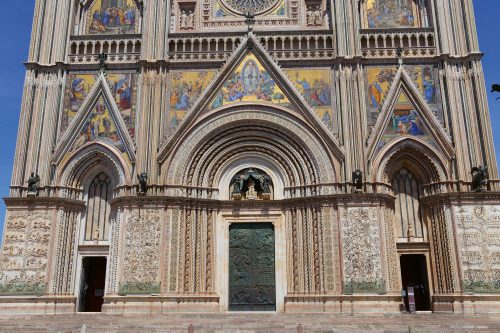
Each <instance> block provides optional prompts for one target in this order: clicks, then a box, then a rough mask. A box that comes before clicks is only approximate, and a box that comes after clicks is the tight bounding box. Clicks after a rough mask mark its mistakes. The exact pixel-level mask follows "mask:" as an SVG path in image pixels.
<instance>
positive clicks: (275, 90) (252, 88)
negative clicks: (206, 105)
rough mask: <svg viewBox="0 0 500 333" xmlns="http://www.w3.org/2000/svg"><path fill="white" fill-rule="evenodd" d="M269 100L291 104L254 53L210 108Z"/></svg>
mask: <svg viewBox="0 0 500 333" xmlns="http://www.w3.org/2000/svg"><path fill="white" fill-rule="evenodd" d="M241 102H268V103H273V104H277V105H281V106H289V105H290V101H289V100H288V98H287V97H286V96H285V94H284V93H283V92H282V91H281V89H280V88H279V87H278V85H277V84H276V82H274V80H273V78H272V77H271V75H270V74H269V73H268V72H267V71H266V69H265V68H264V67H263V66H262V64H261V63H260V62H259V60H257V58H255V56H254V55H253V54H248V55H247V56H246V57H245V59H244V60H243V61H242V62H241V64H240V65H239V66H238V67H237V68H236V70H235V71H234V72H233V74H231V76H230V77H229V79H228V80H227V81H226V82H224V85H223V86H222V89H221V90H220V91H219V92H218V93H217V96H216V97H215V99H214V100H213V101H212V104H211V106H210V109H211V110H213V109H217V108H219V107H222V106H225V105H228V104H234V103H241Z"/></svg>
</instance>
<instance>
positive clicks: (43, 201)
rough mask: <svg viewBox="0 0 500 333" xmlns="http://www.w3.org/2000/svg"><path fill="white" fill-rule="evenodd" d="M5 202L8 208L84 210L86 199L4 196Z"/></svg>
mask: <svg viewBox="0 0 500 333" xmlns="http://www.w3.org/2000/svg"><path fill="white" fill-rule="evenodd" d="M4 202H5V205H6V206H7V208H28V209H38V208H40V209H44V208H65V209H71V210H82V209H83V208H85V202H84V201H81V200H74V199H68V198H58V197H33V198H31V197H22V198H4Z"/></svg>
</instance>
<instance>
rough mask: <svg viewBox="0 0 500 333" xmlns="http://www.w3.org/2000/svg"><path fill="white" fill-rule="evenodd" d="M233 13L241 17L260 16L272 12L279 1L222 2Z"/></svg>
mask: <svg viewBox="0 0 500 333" xmlns="http://www.w3.org/2000/svg"><path fill="white" fill-rule="evenodd" d="M221 2H222V3H223V4H224V5H225V6H226V7H227V8H228V9H229V10H231V11H232V12H234V13H235V14H239V15H247V14H250V15H260V14H263V13H265V12H269V11H271V10H272V9H273V8H274V7H276V6H277V5H278V4H279V2H280V1H279V0H221Z"/></svg>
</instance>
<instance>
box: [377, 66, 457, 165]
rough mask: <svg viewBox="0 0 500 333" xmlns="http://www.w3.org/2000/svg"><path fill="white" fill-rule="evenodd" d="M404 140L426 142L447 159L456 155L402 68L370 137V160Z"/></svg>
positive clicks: (447, 138)
mask: <svg viewBox="0 0 500 333" xmlns="http://www.w3.org/2000/svg"><path fill="white" fill-rule="evenodd" d="M402 137H408V138H414V139H416V140H419V141H423V142H426V143H427V144H429V145H430V146H432V147H433V148H435V149H438V150H440V151H442V152H443V153H445V154H446V155H447V157H448V158H450V157H452V156H453V154H454V149H453V146H452V144H451V141H450V139H449V137H448V136H447V135H446V133H445V132H444V130H443V128H442V127H441V125H440V124H439V122H438V120H437V119H436V117H435V116H434V114H433V113H432V111H431V110H430V108H429V105H428V104H427V103H426V101H425V100H424V98H423V96H422V95H421V94H420V92H419V91H418V89H417V87H416V86H415V85H414V83H413V82H412V79H411V78H410V76H409V75H408V73H407V72H406V71H405V69H404V67H403V66H401V67H400V68H399V69H398V71H397V73H396V76H395V78H394V81H393V83H392V86H391V88H390V90H389V92H388V93H387V97H386V98H385V102H384V104H383V106H382V112H381V115H380V117H379V118H378V121H377V123H376V124H375V127H374V131H373V133H372V135H371V137H370V140H369V143H368V151H369V156H370V159H373V158H374V156H375V155H376V154H377V153H378V152H379V151H380V150H381V149H382V148H383V147H384V146H386V145H387V144H389V143H390V142H392V141H395V140H398V139H400V138H402Z"/></svg>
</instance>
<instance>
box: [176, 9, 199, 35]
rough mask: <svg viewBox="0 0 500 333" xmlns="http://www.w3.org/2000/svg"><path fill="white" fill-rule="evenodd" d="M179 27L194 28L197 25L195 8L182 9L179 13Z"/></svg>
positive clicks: (184, 28)
mask: <svg viewBox="0 0 500 333" xmlns="http://www.w3.org/2000/svg"><path fill="white" fill-rule="evenodd" d="M179 17H180V19H179V27H180V28H181V30H193V29H194V25H195V14H194V11H193V10H181V13H180V15H179Z"/></svg>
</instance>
